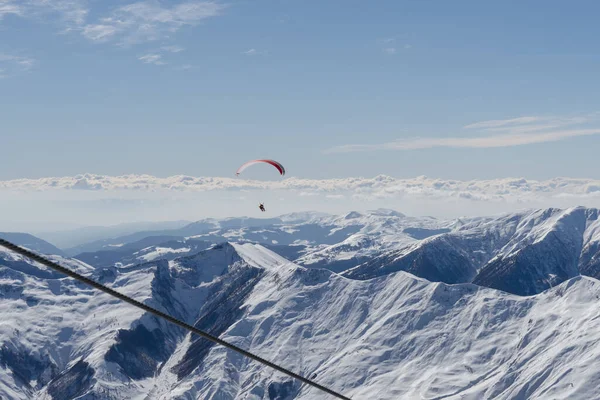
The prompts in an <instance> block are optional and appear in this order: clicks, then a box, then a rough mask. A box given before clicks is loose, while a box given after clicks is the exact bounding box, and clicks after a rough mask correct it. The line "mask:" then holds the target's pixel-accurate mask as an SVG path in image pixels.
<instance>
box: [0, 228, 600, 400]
mask: <svg viewBox="0 0 600 400" xmlns="http://www.w3.org/2000/svg"><path fill="white" fill-rule="evenodd" d="M590 226H591V225H590ZM9 257H11V258H12V259H15V258H18V257H16V256H12V255H11V254H10V253H9V252H5V253H3V255H2V257H0V259H7V258H9ZM20 261H22V262H24V263H27V260H23V259H21V260H20ZM61 261H62V260H61ZM0 265H1V266H0V285H1V286H0V287H1V288H2V290H0V293H2V297H1V298H0V304H1V307H0V321H1V322H0V397H3V398H10V399H31V398H36V399H43V400H50V399H52V400H58V399H61V400H62V399H65V400H66V399H71V398H78V399H86V400H89V399H123V398H131V399H165V400H166V399H181V400H182V399H213V400H216V399H248V400H249V399H253V400H254V399H256V400H258V399H329V398H331V397H329V396H326V395H324V394H322V393H319V392H318V391H316V390H314V389H310V388H308V387H305V386H302V387H301V386H299V385H298V383H297V382H294V381H291V380H290V379H289V378H288V377H286V376H283V375H281V374H280V373H275V372H273V371H272V370H270V369H269V368H267V367H265V366H263V365H261V364H257V363H255V362H252V361H250V360H247V359H245V358H243V357H241V356H239V355H238V354H236V353H234V352H232V351H229V350H225V349H223V348H220V347H217V346H212V345H211V344H210V343H209V342H206V341H204V340H202V339H198V338H196V337H192V336H190V335H189V334H187V333H186V332H183V331H182V330H181V329H179V328H176V327H174V326H172V325H170V324H168V323H165V322H162V321H160V320H156V319H155V318H154V317H151V316H149V315H146V314H144V313H142V312H140V311H139V310H137V309H135V308H132V307H130V306H128V305H126V304H123V303H121V302H119V301H116V300H114V299H111V298H109V297H107V296H105V295H102V294H99V293H98V292H96V291H94V290H92V289H89V288H87V287H85V286H82V285H80V284H77V283H75V282H73V281H72V280H70V279H67V278H62V279H61V278H58V279H57V277H53V276H45V275H43V274H39V273H31V272H30V271H24V270H23V268H20V269H14V268H13V264H11V263H7V262H4V263H2V264H0ZM31 268H32V270H33V269H35V268H36V266H35V265H31ZM78 268H81V272H83V273H86V274H88V275H90V274H91V275H92V276H94V277H95V278H96V279H99V280H101V281H103V282H105V283H106V284H108V285H110V286H112V287H114V288H116V289H117V290H119V291H122V292H124V293H127V294H129V295H131V296H132V297H134V298H136V299H138V300H140V301H144V302H146V303H148V304H150V305H152V306H154V307H157V308H159V309H161V310H164V311H166V312H169V313H170V314H173V315H175V316H176V317H178V318H181V319H183V320H185V321H187V322H190V323H193V324H195V325H196V326H197V327H199V328H202V329H204V330H206V331H209V332H211V333H212V334H215V335H218V336H220V337H221V338H223V339H225V340H228V341H230V342H232V343H234V344H237V345H238V346H240V347H242V348H245V349H248V350H250V351H252V352H255V353H257V354H260V355H261V356H263V357H265V358H267V359H270V360H273V361H275V362H278V363H280V364H282V365H284V366H286V367H288V368H290V369H293V370H295V371H297V372H299V373H302V374H304V375H306V376H310V377H313V378H314V379H315V380H317V381H318V382H320V383H322V384H325V385H327V386H329V387H331V388H333V389H335V390H337V391H339V392H341V393H343V394H345V395H347V396H349V397H351V398H353V399H374V398H377V399H398V398H418V399H454V400H458V399H492V398H494V399H518V398H527V399H549V398H551V399H592V398H595V396H596V395H597V393H599V392H600V379H598V378H599V375H598V372H597V368H595V366H596V365H597V363H598V361H600V348H599V347H598V346H596V345H595V344H596V342H597V341H598V340H599V339H600V318H598V311H597V307H596V305H597V302H598V299H600V282H598V281H596V280H595V279H593V278H583V277H576V278H573V279H570V280H568V281H566V282H564V283H562V284H560V285H558V286H556V287H553V288H552V289H550V290H548V291H546V292H544V293H542V294H539V295H536V296H530V297H520V296H515V295H511V294H508V293H505V292H501V291H497V290H494V289H487V288H481V287H478V286H476V285H473V284H458V285H446V284H444V283H431V282H428V281H426V280H423V279H420V278H417V277H415V276H413V275H410V274H408V273H405V272H395V273H389V274H386V275H382V276H379V277H376V278H374V279H370V280H354V279H348V278H345V277H343V276H340V275H337V274H335V273H333V272H331V271H328V270H324V269H306V268H303V267H301V266H298V265H296V264H294V263H292V262H290V261H288V260H287V259H284V258H282V257H281V256H278V255H277V254H275V253H273V252H271V251H269V250H268V249H266V248H264V247H263V246H260V245H256V244H233V243H232V244H229V243H225V244H222V245H219V246H215V247H213V248H211V249H209V250H206V251H202V252H200V253H198V254H196V255H193V256H188V257H181V258H178V259H175V260H172V261H166V260H157V261H153V262H149V263H144V264H140V265H136V266H130V267H123V268H115V267H108V268H100V269H97V270H93V269H92V268H90V267H85V265H79V267H78Z"/></svg>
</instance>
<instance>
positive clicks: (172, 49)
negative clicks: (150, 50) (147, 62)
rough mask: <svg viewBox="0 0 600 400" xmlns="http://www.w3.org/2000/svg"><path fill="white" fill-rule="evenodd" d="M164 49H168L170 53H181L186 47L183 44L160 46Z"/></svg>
mask: <svg viewBox="0 0 600 400" xmlns="http://www.w3.org/2000/svg"><path fill="white" fill-rule="evenodd" d="M160 49H161V50H162V51H168V52H169V53H181V52H182V51H184V50H185V49H184V48H183V47H181V46H163V47H161V48H160Z"/></svg>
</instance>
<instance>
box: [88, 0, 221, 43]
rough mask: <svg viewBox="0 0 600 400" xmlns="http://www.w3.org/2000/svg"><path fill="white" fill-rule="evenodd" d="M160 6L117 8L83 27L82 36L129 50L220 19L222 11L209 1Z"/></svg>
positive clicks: (142, 4)
mask: <svg viewBox="0 0 600 400" xmlns="http://www.w3.org/2000/svg"><path fill="white" fill-rule="evenodd" d="M164 4H165V5H163V3H159V2H158V1H142V2H137V3H132V4H128V5H125V6H121V7H119V8H117V9H116V10H114V11H113V12H112V14H111V15H110V16H108V17H104V18H101V19H100V20H99V21H98V22H97V23H94V24H87V25H85V26H84V27H83V34H84V36H86V37H87V38H88V39H90V40H93V41H107V40H118V43H119V44H120V45H123V46H129V45H133V44H137V43H142V42H148V41H155V40H160V39H163V38H165V37H167V36H170V35H172V34H174V33H176V32H177V31H179V30H180V29H181V28H183V27H185V26H195V25H198V24H199V23H200V22H201V21H202V20H205V19H207V18H211V17H215V16H218V15H220V14H221V13H222V12H223V10H224V8H225V6H224V5H221V4H219V3H216V2H212V1H188V2H183V3H179V4H174V5H171V6H170V7H169V6H166V4H169V3H164ZM171 4H172V3H171ZM96 32H102V33H104V34H102V35H97V34H96Z"/></svg>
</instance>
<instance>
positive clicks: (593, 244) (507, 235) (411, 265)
mask: <svg viewBox="0 0 600 400" xmlns="http://www.w3.org/2000/svg"><path fill="white" fill-rule="evenodd" d="M599 260H600V225H599V222H598V210H596V209H587V208H583V207H575V208H571V209H567V210H560V209H543V210H528V211H524V212H520V213H515V214H508V215H503V216H501V217H497V218H481V219H477V220H474V221H470V222H467V223H464V224H463V225H461V226H457V227H455V229H454V230H453V231H451V232H448V233H443V234H440V235H436V236H433V237H430V238H427V239H424V240H422V241H418V242H415V243H413V244H412V245H411V246H407V247H403V248H400V249H397V250H388V251H384V252H382V253H381V254H380V255H378V256H376V257H373V258H371V259H368V260H366V261H364V262H363V263H361V264H360V265H357V266H356V267H354V268H351V269H349V270H347V271H345V272H344V276H346V277H349V278H353V279H371V278H374V277H377V276H382V275H385V274H388V273H391V272H395V271H408V272H411V273H413V274H415V275H417V276H420V277H423V278H426V279H428V280H430V281H438V282H446V283H461V282H463V283H464V282H473V283H476V284H478V285H480V286H485V287H492V288H496V289H500V290H504V291H507V292H510V293H514V294H520V295H531V294H535V293H540V292H541V291H543V290H545V289H547V288H549V287H552V286H554V285H557V284H559V283H561V282H564V281H565V280H566V279H569V278H572V277H574V276H577V275H579V274H580V273H581V274H585V275H589V276H595V277H597V276H599V275H600V269H599V267H600V262H599Z"/></svg>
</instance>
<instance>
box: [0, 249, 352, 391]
mask: <svg viewBox="0 0 600 400" xmlns="http://www.w3.org/2000/svg"><path fill="white" fill-rule="evenodd" d="M0 246H3V247H6V248H7V249H9V250H12V251H14V252H15V253H18V254H20V255H22V256H24V257H28V258H30V259H32V260H34V261H37V262H39V263H40V264H43V265H45V266H47V267H50V268H52V269H54V270H55V271H58V272H60V273H62V274H65V275H67V276H70V277H71V278H73V279H76V280H78V281H80V282H83V283H85V284H87V285H90V286H93V287H94V288H96V289H98V290H100V291H102V292H104V293H106V294H108V295H110V296H113V297H116V298H118V299H119V300H122V301H125V302H127V303H129V304H131V305H133V306H135V307H137V308H140V309H142V310H144V311H146V312H149V313H151V314H154V315H155V316H157V317H160V318H163V319H166V320H167V321H169V322H171V323H173V324H175V325H178V326H180V327H182V328H184V329H186V330H188V331H190V332H192V333H195V334H196V335H199V336H202V337H203V338H205V339H208V340H210V341H211V342H213V343H216V344H219V345H221V346H224V347H227V348H228V349H230V350H233V351H235V352H238V353H240V354H242V355H244V356H246V357H248V358H251V359H253V360H255V361H258V362H260V363H262V364H264V365H267V366H269V367H271V368H273V369H276V370H277V371H279V372H282V373H284V374H286V375H288V376H291V377H292V378H295V379H298V380H299V381H301V382H304V383H306V384H307V385H310V386H313V387H315V388H317V389H319V390H322V391H323V392H326V393H329V394H330V395H332V396H335V397H337V398H339V399H344V400H351V399H350V398H349V397H345V396H343V395H341V394H340V393H337V392H335V391H333V390H331V389H329V388H327V387H325V386H323V385H320V384H318V383H316V382H314V381H313V380H311V379H308V378H305V377H303V376H302V375H298V374H296V373H295V372H292V371H290V370H288V369H286V368H283V367H280V366H279V365H277V364H275V363H272V362H271V361H268V360H265V359H264V358H262V357H259V356H257V355H255V354H252V353H250V352H248V351H246V350H244V349H242V348H240V347H237V346H235V345H233V344H230V343H228V342H226V341H224V340H221V339H219V338H218V337H216V336H213V335H211V334H209V333H207V332H204V331H202V330H200V329H198V328H196V327H194V326H192V325H190V324H187V323H185V322H183V321H181V320H179V319H177V318H175V317H172V316H170V315H169V314H165V313H163V312H162V311H159V310H157V309H155V308H152V307H149V306H147V305H146V304H144V303H140V302H139V301H137V300H134V299H132V298H131V297H129V296H126V295H124V294H122V293H119V292H117V291H116V290H113V289H111V288H109V287H107V286H104V285H102V284H100V283H98V282H96V281H94V280H92V279H89V278H87V277H85V276H83V275H80V274H78V273H77V272H74V271H72V270H70V269H68V268H65V267H63V266H61V265H59V264H57V263H55V262H53V261H50V260H48V259H46V258H44V257H42V256H39V255H38V254H35V253H33V252H31V251H29V250H26V249H24V248H22V247H20V246H17V245H16V244H13V243H11V242H9V241H7V240H4V239H1V238H0Z"/></svg>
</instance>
